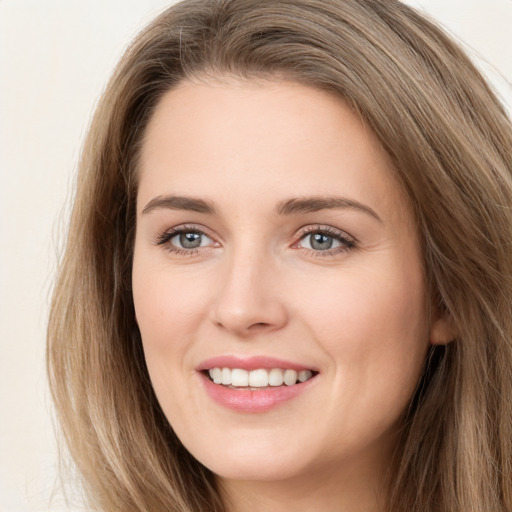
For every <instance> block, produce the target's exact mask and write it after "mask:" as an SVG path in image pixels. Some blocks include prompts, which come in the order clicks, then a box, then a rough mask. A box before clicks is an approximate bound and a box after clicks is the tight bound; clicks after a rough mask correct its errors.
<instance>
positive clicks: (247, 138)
mask: <svg viewBox="0 0 512 512" xmlns="http://www.w3.org/2000/svg"><path fill="white" fill-rule="evenodd" d="M139 171H140V187H139V198H140V203H143V202H144V201H148V200H150V199H151V197H152V196H154V195H157V194H163V193H166V194H169V193H174V194H180V195H181V194H190V193H192V192H193V193H194V195H200V196H204V197H206V198H211V199H212V200H213V201H217V200H223V199H226V198H228V197H229V198H231V199H237V198H238V199H239V201H240V202H241V203H244V202H246V201H247V200H250V199H256V200H258V201H260V202H261V201H266V200H268V201H271V200H279V197H278V196H290V195H292V196H304V195H312V194H314V195H332V194H333V193H339V194H341V193H342V194H344V195H346V194H348V195H352V196H357V198H358V199H361V200H365V201H369V202H377V203H383V202H387V201H388V200H389V201H392V202H394V203H396V202H397V201H398V202H403V200H402V198H401V197H400V196H401V194H400V192H399V186H398V184H397V183H396V182H395V179H394V178H393V173H392V165H391V162H390V159H389V156H388V155H387V153H386V152H385V151H384V149H383V148H382V146H381V144H380V143H379V141H378V140H377V139H376V137H375V136H374V134H373V133H372V132H371V130H370V129H368V128H367V127H366V126H365V125H364V123H363V122H362V121H361V119H360V118H359V117H358V116H357V115H356V114H355V113H354V112H353V111H352V109H351V108H350V107H349V105H348V104H347V103H346V102H345V101H344V100H342V99H341V98H340V97H338V96H336V95H334V94H332V93H329V92H326V91H323V90H320V89H316V88H314V87H310V86H306V85H303V84H298V83H294V82H277V81H276V82H262V81H242V80H240V81H238V80H234V79H226V80H222V81H221V80H219V81H208V82H199V83H192V82H182V83H181V84H179V85H178V86H177V87H176V88H174V89H172V90H170V91H168V92H167V93H166V94H165V95H164V97H163V98H162V100H161V101H160V103H159V105H158V107H157V108H156V110H155V113H154V115H153V117H152V118H151V120H150V122H149V125H148V127H147V130H146V134H145V139H144V143H143V147H142V153H141V159H140V169H139ZM210 196H216V197H210ZM144 204H145V203H144Z"/></svg>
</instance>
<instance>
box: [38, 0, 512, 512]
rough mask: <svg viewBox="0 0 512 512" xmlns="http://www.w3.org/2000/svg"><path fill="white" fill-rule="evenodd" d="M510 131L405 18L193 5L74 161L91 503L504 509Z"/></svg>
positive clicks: (298, 6) (460, 71) (132, 59)
mask: <svg viewBox="0 0 512 512" xmlns="http://www.w3.org/2000/svg"><path fill="white" fill-rule="evenodd" d="M511 161H512V135H511V129H510V122H509V120H508V119H507V117H506V114H505V113H504V110H503V108H502V107H501V106H500V104H499V102H498V101H497V100H496V98H495V96H494V95H493V93H492V92H491V91H490V90H489V88H488V86H487V85H486V83H485V82H484V80H483V79H482V77H481V76H480V75H479V74H478V72H477V71H476V70H475V68H474V67H473V66H472V64H471V63H470V62H469V60H468V59H467V57H466V56H465V55H464V54H463V53H462V52H461V51H460V49H459V48H458V47H457V46H456V45H455V44H454V43H453V42H452V41H450V40H449V39H448V38H447V37H446V36H445V34H444V33H443V32H442V31H440V30H439V28H437V27H436V26H434V25H433V24H432V23H431V22H429V21H427V20H425V19H424V18H422V17H421V16H420V15H418V14H417V13H416V12H415V11H414V10H412V9H411V8H409V7H406V6H405V5H403V4H401V3H399V2H394V1H393V2H382V1H379V0H364V1H358V2H353V1H350V0H329V1H322V2H318V1H316V0H301V1H300V2H296V1H293V2H292V1H284V2H282V1H280V2H274V1H268V2H253V1H249V0H234V1H222V2H214V1H211V0H188V1H185V2H183V3H180V4H177V5H176V6H174V7H172V8H170V9H169V10H168V11H166V12H165V13H163V14H162V15H161V16H160V17H159V18H158V19H157V20H156V21H155V22H154V23H153V24H152V25H151V26H149V27H148V28H147V29H146V30H145V31H144V32H143V33H142V34H141V35H140V36H139V37H138V38H137V40H136V41H135V42H134V44H133V45H132V46H131V48H130V49H129V50H128V51H127V53H126V55H125V56H124V58H123V60H122V62H121V63H120V65H119V66H118V68H117V70H116V72H115V74H114V77H113V78H112V80H111V82H110V84H109V86H108V88H107V91H106V92H105V95H104V97H103V99H102V101H101V104H100V105H99V107H98V110H97V112H96V115H95V117H94V120H93V124H92V126H91V129H90V133H89V136H88V139H87V141H86V146H85V150H84V153H83V158H82V162H81V170H80V175H79V182H78V191H77V196H76V200H75V207H74V211H73V217H72V221H71V226H70V232H69V241H68V246H67V250H66V254H65V256H64V260H63V262H62V267H61V273H60V279H59V282H58V284H57V288H56V291H55V297H54V303H53V309H52V315H51V320H50V327H49V349H48V362H49V373H50V379H51V385H52V390H53V394H54V399H55V401H56V404H57V408H58V411H59V414H60V421H61V424H62V427H63V430H64V432H65V434H66V438H67V441H68V445H69V448H70V451H71V454H72V456H73V458H74V459H75V461H76V463H77V465H78V467H79V469H80V471H81V473H82V475H83V477H84V482H85V484H86V486H87V489H88V492H89V496H90V500H91V503H92V504H93V505H94V506H95V507H96V508H98V509H100V510H109V511H110V510H119V511H121V510H123V511H126V510H140V511H142V510H145V511H149V510H151V511H156V510H158V511H159V510H162V511H163V510H180V511H192V510H193V511H197V510H205V511H206V510H218V511H221V510H227V511H240V510H246V509H248V508H249V507H250V508H251V509H256V510H268V511H271V510H284V509H285V508H286V509H288V508H290V507H293V508H294V509H295V510H313V509H314V510H326V511H331V510H364V511H385V510H393V511H420V510H421V511H428V510H431V511H466V510H471V511H473V512H476V511H480V512H484V511H485V512H488V511H491V510H492V511H510V510H512V484H511V482H512V468H511V465H512V441H511V439H512V405H511V401H510V396H511V393H512V372H511V362H512V342H511V335H510V334H511V332H512V318H511V314H510V312H511V309H510V303H511V300H512V277H511V276H512V268H511V267H512V258H511V254H510V250H511V249H510V248H511V247H512V239H511V235H512V232H511V226H512V214H511V212H510V206H511V205H512V182H511Z"/></svg>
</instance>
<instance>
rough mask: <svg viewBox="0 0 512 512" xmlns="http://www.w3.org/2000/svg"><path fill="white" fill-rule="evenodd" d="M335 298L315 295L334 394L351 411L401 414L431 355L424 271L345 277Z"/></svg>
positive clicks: (312, 303)
mask: <svg viewBox="0 0 512 512" xmlns="http://www.w3.org/2000/svg"><path fill="white" fill-rule="evenodd" d="M332 285H333V286H331V290H332V292H331V293H329V294H322V296H321V297H320V296H318V295H315V294H310V296H309V297H310V300H309V301H308V302H309V308H310V309H309V311H310V313H312V314H310V315H309V318H310V322H309V324H310V325H312V326H314V327H313V330H314V335H315V338H316V339H317V340H319V342H320V343H321V344H322V346H323V347H324V350H325V352H326V353H328V354H329V355H330V358H331V367H332V368H333V369H334V370H333V372H334V373H335V375H336V379H337V383H336V385H335V386H333V389H335V391H334V392H335V393H341V394H343V395H344V396H348V397H350V396H351V397H353V398H354V402H353V404H352V408H351V410H352V411H356V410H360V411H363V410H365V408H368V407H369V408H374V407H376V408H379V407H380V406H381V405H382V408H383V409H387V410H389V412H390V413H392V412H393V413H394V414H397V413H400V412H401V411H402V409H403V408H404V407H405V406H406V404H407V402H408V400H409V399H410V398H411V396H412V394H413V392H414V389H415V387H416V385H417V382H418V380H419V378H420V375H421V371H422V368H423V361H424V358H425V355H426V352H427V349H428V323H427V316H426V302H425V297H424V285H423V278H422V274H421V271H420V270H418V271H415V272H406V273H403V274H396V273H395V274H391V273H389V272H381V273H371V272H365V273H359V272H355V271H354V272H352V273H346V274H345V275H344V276H343V277H342V278H341V277H340V279H339V282H338V283H332Z"/></svg>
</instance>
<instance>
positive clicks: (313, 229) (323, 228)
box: [296, 224, 358, 243]
mask: <svg viewBox="0 0 512 512" xmlns="http://www.w3.org/2000/svg"><path fill="white" fill-rule="evenodd" d="M317 232H318V233H322V232H323V233H327V234H329V235H334V236H336V235H338V236H339V237H340V238H348V239H350V240H351V241H352V242H354V243H358V240H357V238H356V237H355V236H353V235H351V234H350V233H349V232H347V231H345V230H343V229H339V228H335V227H334V226H330V225H326V224H307V225H306V226H303V227H301V228H300V229H299V230H298V231H297V232H296V236H297V237H302V236H305V235H309V234H311V233H317Z"/></svg>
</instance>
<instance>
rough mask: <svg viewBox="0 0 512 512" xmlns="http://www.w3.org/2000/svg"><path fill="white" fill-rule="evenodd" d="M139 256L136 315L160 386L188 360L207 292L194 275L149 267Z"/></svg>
mask: <svg viewBox="0 0 512 512" xmlns="http://www.w3.org/2000/svg"><path fill="white" fill-rule="evenodd" d="M137 256H138V255H137V254H136V255H135V258H134V267H133V278H132V279H133V285H132V286H133V300H134V306H135V314H136V318H137V323H138V326H139V330H140V333H141V337H142V343H143V348H144V353H145V356H146V362H147V364H148V369H149V372H150V375H151V379H152V380H153V383H154V385H155V387H156V386H157V383H156V379H157V378H159V375H160V374H161V375H162V379H163V381H169V378H170V376H172V375H173V373H172V372H170V369H171V368H173V367H174V368H175V367H176V365H182V364H183V362H184V361H185V357H184V355H185V353H186V350H187V348H188V346H189V345H190V343H191V342H192V340H193V339H194V333H195V332H196V328H197V325H198V320H199V317H200V316H201V315H202V314H203V313H204V310H205V307H204V304H205V293H204V290H201V289H200V287H199V286H197V282H196V281H194V280H193V279H192V278H191V276H187V275H186V274H185V275H183V274H179V273H176V272H170V271H169V269H166V268H165V267H164V268H162V267H158V266H155V265H151V264H148V265H145V261H144V259H143V257H137ZM192 283H193V285H192Z"/></svg>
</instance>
